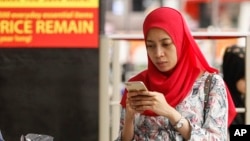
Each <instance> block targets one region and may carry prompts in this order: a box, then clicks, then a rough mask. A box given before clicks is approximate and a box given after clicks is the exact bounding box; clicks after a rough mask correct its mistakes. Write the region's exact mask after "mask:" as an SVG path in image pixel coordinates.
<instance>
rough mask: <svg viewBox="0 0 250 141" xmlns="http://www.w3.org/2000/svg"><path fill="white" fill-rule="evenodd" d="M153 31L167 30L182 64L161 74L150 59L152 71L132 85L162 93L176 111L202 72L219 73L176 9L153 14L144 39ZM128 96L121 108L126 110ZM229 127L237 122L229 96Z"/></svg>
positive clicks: (147, 21) (148, 20) (162, 9)
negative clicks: (152, 29) (142, 86)
mask: <svg viewBox="0 0 250 141" xmlns="http://www.w3.org/2000/svg"><path fill="white" fill-rule="evenodd" d="M151 28H160V29H163V30H165V31H166V32H167V33H168V34H169V36H170V37H171V39H172V41H173V43H174V44H175V46H176V50H177V58H178V63H177V65H176V66H175V68H174V69H173V70H171V71H169V72H164V73H163V72H160V71H159V70H158V69H157V68H156V67H155V66H154V64H153V63H152V61H151V60H150V58H149V57H148V69H146V70H144V71H143V72H141V73H139V74H138V75H136V76H134V77H133V78H131V79H130V80H129V81H143V82H144V83H145V85H146V86H147V87H148V89H149V90H151V91H158V92H161V93H163V94H164V95H165V98H166V100H167V102H168V103H169V104H170V105H171V106H173V107H175V106H176V105H178V104H179V103H180V102H181V101H182V100H183V99H184V98H185V97H186V96H187V95H188V93H189V92H190V90H191V88H192V86H193V84H194V82H195V80H196V79H197V77H198V76H199V74H200V72H201V71H208V72H210V73H218V70H217V69H215V68H212V67H210V66H209V64H208V63H207V61H206V59H205V57H204V56H203V54H202V53H201V51H200V49H199V47H198V45H197V44H196V42H195V40H194V38H193V36H192V35H191V32H190V31H189V29H188V27H187V24H186V23H185V21H184V18H183V17H182V15H181V13H180V12H178V11H177V10H175V9H173V8H168V7H161V8H157V9H155V10H153V11H152V12H151V13H149V14H148V16H147V17H146V18H145V21H144V23H143V34H144V39H146V35H147V33H148V31H149V29H151ZM126 94H127V91H125V93H124V96H123V98H122V100H121V105H122V106H123V107H125V106H126ZM228 103H229V123H231V121H232V120H233V118H234V116H235V114H236V111H235V107H234V104H233V102H232V99H231V96H230V94H229V92H228ZM144 114H145V115H149V116H155V115H156V114H155V113H153V112H152V111H145V112H144Z"/></svg>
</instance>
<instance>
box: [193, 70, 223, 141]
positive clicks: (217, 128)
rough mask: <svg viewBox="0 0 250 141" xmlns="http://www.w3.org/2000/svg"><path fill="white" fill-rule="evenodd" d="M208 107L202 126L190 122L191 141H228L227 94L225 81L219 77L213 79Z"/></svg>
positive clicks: (215, 76)
mask: <svg viewBox="0 0 250 141" xmlns="http://www.w3.org/2000/svg"><path fill="white" fill-rule="evenodd" d="M208 107H209V108H208V110H207V111H206V118H205V122H204V123H203V124H201V125H202V126H198V125H197V124H192V122H191V121H189V122H190V125H191V128H192V131H191V137H190V141H200V140H204V141H205V140H206V141H227V136H228V135H227V133H228V132H227V131H228V129H227V127H228V125H227V124H228V101H227V92H226V87H225V84H224V81H223V79H222V78H221V76H219V75H214V77H213V79H212V85H211V90H210V92H209V101H208Z"/></svg>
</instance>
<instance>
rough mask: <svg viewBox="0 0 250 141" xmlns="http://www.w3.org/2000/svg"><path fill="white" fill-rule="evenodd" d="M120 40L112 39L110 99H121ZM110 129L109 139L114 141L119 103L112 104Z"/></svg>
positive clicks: (117, 123)
mask: <svg viewBox="0 0 250 141" xmlns="http://www.w3.org/2000/svg"><path fill="white" fill-rule="evenodd" d="M119 43H121V41H119V40H114V44H113V46H112V48H113V55H112V56H113V58H112V70H113V82H112V84H113V85H112V86H113V93H112V101H120V100H121V64H120V44H119ZM111 106H112V108H111V109H112V111H111V113H112V130H111V139H112V141H114V140H115V139H116V138H117V137H118V133H119V123H120V120H119V119H120V112H121V110H120V104H112V105H111Z"/></svg>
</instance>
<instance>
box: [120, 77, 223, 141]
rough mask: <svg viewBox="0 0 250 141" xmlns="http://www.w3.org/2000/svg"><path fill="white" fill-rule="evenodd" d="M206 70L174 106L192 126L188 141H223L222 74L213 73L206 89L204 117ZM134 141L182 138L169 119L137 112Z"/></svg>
mask: <svg viewBox="0 0 250 141" xmlns="http://www.w3.org/2000/svg"><path fill="white" fill-rule="evenodd" d="M208 74H209V73H207V72H206V73H204V74H203V75H202V76H201V77H200V78H199V79H197V80H196V82H195V83H194V85H193V88H192V90H191V91H190V94H189V95H188V96H187V97H186V98H185V99H184V100H183V101H182V102H181V103H179V104H178V105H177V106H176V110H177V111H179V112H180V113H181V115H182V116H184V117H185V118H186V119H187V120H188V121H189V123H190V125H191V128H192V129H191V137H190V141H226V140H227V129H228V128H227V123H228V122H227V119H228V110H227V109H228V103H227V95H226V90H225V87H224V85H225V84H224V81H223V79H222V77H221V76H220V75H218V74H215V75H214V76H213V78H212V83H211V89H210V92H209V102H208V107H209V108H208V110H206V120H205V121H204V119H203V114H204V98H205V97H204V84H205V80H206V78H207V76H208ZM124 118H125V109H124V108H123V109H122V110H121V118H120V133H119V136H118V138H117V139H116V141H120V140H121V131H122V129H123V126H124ZM134 125H135V127H134V139H133V140H134V141H182V140H184V138H183V137H182V136H181V134H180V133H178V132H177V131H176V130H175V129H174V128H173V126H172V125H171V124H170V122H169V120H168V119H167V118H165V117H163V116H145V115H140V114H137V115H136V117H135V120H134Z"/></svg>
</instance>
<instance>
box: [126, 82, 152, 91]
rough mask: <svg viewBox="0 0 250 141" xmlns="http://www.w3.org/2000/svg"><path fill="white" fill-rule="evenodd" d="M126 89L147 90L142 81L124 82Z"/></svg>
mask: <svg viewBox="0 0 250 141" xmlns="http://www.w3.org/2000/svg"><path fill="white" fill-rule="evenodd" d="M125 87H126V89H127V91H147V87H146V86H145V84H144V83H143V82H142V81H130V82H125Z"/></svg>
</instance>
